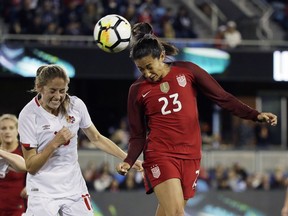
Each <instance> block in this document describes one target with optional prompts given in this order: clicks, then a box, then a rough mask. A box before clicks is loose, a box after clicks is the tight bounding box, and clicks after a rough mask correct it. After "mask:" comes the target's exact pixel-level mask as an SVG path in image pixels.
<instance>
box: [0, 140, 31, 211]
mask: <svg viewBox="0 0 288 216" xmlns="http://www.w3.org/2000/svg"><path fill="white" fill-rule="evenodd" d="M12 153H14V154H18V155H21V156H22V151H21V148H20V145H19V147H18V148H17V149H16V150H15V151H13V152H12ZM25 181H26V174H25V173H18V172H13V171H9V172H8V173H7V174H6V176H5V178H3V179H2V178H0V215H1V213H2V212H3V213H4V212H8V211H9V212H13V211H14V210H15V211H17V212H18V211H19V210H20V209H23V212H25V210H26V201H25V200H24V199H23V198H22V197H21V196H20V193H21V191H22V190H23V188H24V187H25Z"/></svg>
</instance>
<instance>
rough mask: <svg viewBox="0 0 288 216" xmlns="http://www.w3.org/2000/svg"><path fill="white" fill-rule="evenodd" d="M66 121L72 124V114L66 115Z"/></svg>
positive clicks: (73, 119) (73, 118)
mask: <svg viewBox="0 0 288 216" xmlns="http://www.w3.org/2000/svg"><path fill="white" fill-rule="evenodd" d="M66 121H67V122H68V123H70V124H73V123H74V122H75V117H74V116H68V115H67V116H66Z"/></svg>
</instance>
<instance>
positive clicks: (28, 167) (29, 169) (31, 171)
mask: <svg viewBox="0 0 288 216" xmlns="http://www.w3.org/2000/svg"><path fill="white" fill-rule="evenodd" d="M26 170H27V172H28V173H29V174H31V175H35V174H36V173H37V172H38V169H37V168H36V167H34V166H32V165H31V164H27V163H26Z"/></svg>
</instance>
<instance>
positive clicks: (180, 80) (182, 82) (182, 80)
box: [176, 74, 187, 87]
mask: <svg viewBox="0 0 288 216" xmlns="http://www.w3.org/2000/svg"><path fill="white" fill-rule="evenodd" d="M176 79H177V82H178V84H179V85H180V86H181V87H185V86H186V84H187V81H186V77H185V75H184V74H182V75H179V76H177V77H176Z"/></svg>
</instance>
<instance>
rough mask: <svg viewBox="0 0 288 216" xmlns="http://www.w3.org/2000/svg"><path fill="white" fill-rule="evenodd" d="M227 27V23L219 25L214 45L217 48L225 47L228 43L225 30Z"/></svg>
mask: <svg viewBox="0 0 288 216" xmlns="http://www.w3.org/2000/svg"><path fill="white" fill-rule="evenodd" d="M226 29H227V27H226V26H225V25H221V26H219V27H218V29H217V31H216V33H215V35H214V46H215V48H219V49H225V48H226V47H227V46H226V43H225V32H226Z"/></svg>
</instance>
